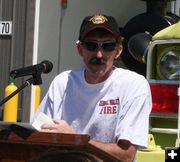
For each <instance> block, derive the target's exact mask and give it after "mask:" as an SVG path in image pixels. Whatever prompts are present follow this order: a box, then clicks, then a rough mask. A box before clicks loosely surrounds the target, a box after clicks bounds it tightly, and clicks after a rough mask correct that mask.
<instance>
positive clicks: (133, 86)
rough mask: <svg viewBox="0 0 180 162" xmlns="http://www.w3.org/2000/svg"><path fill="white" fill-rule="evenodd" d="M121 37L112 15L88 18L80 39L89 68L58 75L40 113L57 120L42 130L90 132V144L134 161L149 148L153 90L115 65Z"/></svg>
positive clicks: (80, 46)
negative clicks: (137, 155)
mask: <svg viewBox="0 0 180 162" xmlns="http://www.w3.org/2000/svg"><path fill="white" fill-rule="evenodd" d="M122 40H123V38H122V37H121V36H120V32H119V28H118V25H117V23H116V21H115V19H114V18H113V17H111V16H106V15H94V16H88V17H86V18H85V19H84V21H83V22H82V25H81V28H80V35H79V40H78V42H77V49H78V52H79V54H80V56H81V57H82V58H83V61H84V64H85V66H84V67H81V68H80V69H77V70H69V71H65V72H62V73H61V74H59V75H58V76H57V77H56V78H55V79H54V80H53V82H52V83H51V86H50V88H49V91H48V92H47V94H46V96H45V97H44V99H43V101H42V102H41V105H40V107H39V110H38V111H43V112H44V113H45V114H47V115H48V116H50V117H51V118H53V121H54V123H55V124H44V125H43V126H42V130H41V131H44V132H60V133H78V134H89V135H90V137H91V140H90V143H91V144H93V145H95V146H96V147H99V148H100V149H103V150H104V151H106V152H108V153H110V154H112V155H114V156H116V158H118V159H119V160H120V161H122V162H132V161H133V160H134V158H135V154H136V150H137V149H138V148H144V147H146V146H147V134H148V120H149V114H150V111H151V94H150V89H149V85H148V82H147V81H146V79H145V78H144V77H143V76H141V75H139V74H136V73H135V72H131V71H129V70H125V69H121V68H116V67H114V66H113V61H114V60H115V59H117V58H118V57H119V56H120V54H121V52H122V49H123V47H122Z"/></svg>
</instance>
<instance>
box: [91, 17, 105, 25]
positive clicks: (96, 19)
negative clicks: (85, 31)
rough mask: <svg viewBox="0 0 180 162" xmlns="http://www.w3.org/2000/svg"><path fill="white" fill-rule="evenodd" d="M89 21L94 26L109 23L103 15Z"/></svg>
mask: <svg viewBox="0 0 180 162" xmlns="http://www.w3.org/2000/svg"><path fill="white" fill-rule="evenodd" d="M89 21H91V22H92V23H93V24H103V23H104V22H105V21H108V20H107V18H106V17H104V16H102V15H96V16H93V17H92V18H91V19H90V20H89Z"/></svg>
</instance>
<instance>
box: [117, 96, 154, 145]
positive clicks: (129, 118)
mask: <svg viewBox="0 0 180 162" xmlns="http://www.w3.org/2000/svg"><path fill="white" fill-rule="evenodd" d="M151 105H152V104H151V96H150V94H142V95H140V96H137V97H135V98H133V99H130V100H129V101H128V102H127V103H126V104H125V105H124V106H123V107H122V109H121V111H120V113H119V118H118V122H117V127H116V131H115V136H116V139H117V141H119V140H121V139H124V140H128V141H130V142H131V143H132V144H135V145H137V146H139V147H140V148H144V147H147V144H148V130H149V115H150V112H151V107H152V106H151Z"/></svg>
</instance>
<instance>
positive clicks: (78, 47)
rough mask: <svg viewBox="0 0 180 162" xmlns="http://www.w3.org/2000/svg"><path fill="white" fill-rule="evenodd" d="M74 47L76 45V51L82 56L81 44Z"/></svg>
mask: <svg viewBox="0 0 180 162" xmlns="http://www.w3.org/2000/svg"><path fill="white" fill-rule="evenodd" d="M76 47H77V50H78V53H79V55H80V56H82V53H83V52H82V46H81V45H80V44H76Z"/></svg>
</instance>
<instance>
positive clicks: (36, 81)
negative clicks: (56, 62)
mask: <svg viewBox="0 0 180 162" xmlns="http://www.w3.org/2000/svg"><path fill="white" fill-rule="evenodd" d="M41 83H42V80H41V76H40V75H38V74H37V75H35V76H33V77H32V78H29V79H27V80H26V81H25V83H23V85H21V86H20V87H18V89H16V90H15V91H14V92H12V93H11V94H10V95H9V96H7V97H6V98H4V99H3V100H2V101H1V102H0V106H2V105H3V104H4V103H6V102H7V101H8V100H9V99H11V98H12V97H13V96H15V95H16V94H17V93H19V92H20V91H21V90H23V89H24V88H25V87H27V86H30V85H31V84H34V85H38V84H41ZM1 109H2V108H0V110H1Z"/></svg>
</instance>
